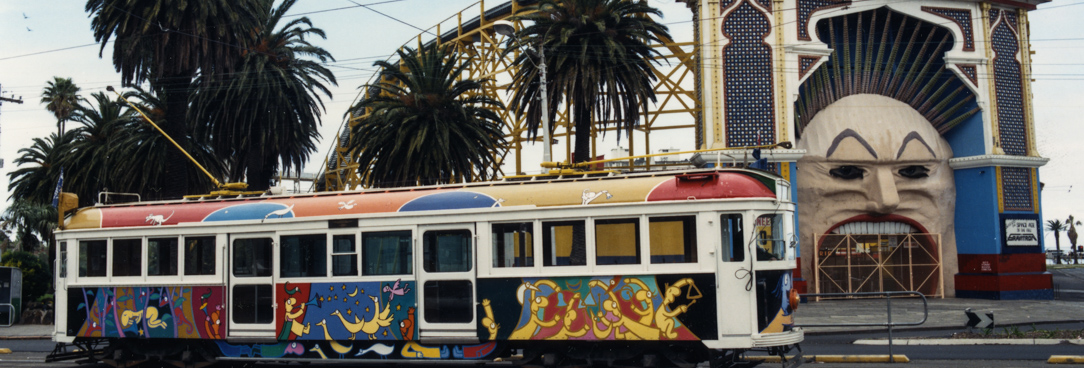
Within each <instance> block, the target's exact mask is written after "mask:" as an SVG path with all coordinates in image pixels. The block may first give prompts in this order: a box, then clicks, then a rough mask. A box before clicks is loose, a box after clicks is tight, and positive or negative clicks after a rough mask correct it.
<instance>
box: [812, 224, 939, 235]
mask: <svg viewBox="0 0 1084 368" xmlns="http://www.w3.org/2000/svg"><path fill="white" fill-rule="evenodd" d="M917 232H918V229H916V228H915V227H914V226H911V225H910V224H906V223H902V222H895V221H889V222H868V221H859V222H851V223H847V224H843V225H842V226H837V227H836V228H834V229H832V232H831V233H832V234H841V235H853V234H910V233H917Z"/></svg>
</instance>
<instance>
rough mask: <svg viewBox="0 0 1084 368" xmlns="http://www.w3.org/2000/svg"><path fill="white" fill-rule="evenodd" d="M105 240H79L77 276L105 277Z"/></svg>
mask: <svg viewBox="0 0 1084 368" xmlns="http://www.w3.org/2000/svg"><path fill="white" fill-rule="evenodd" d="M106 244H107V243H106V241H105V240H84V241H80V242H79V277H105V268H106V267H105V266H106V263H105V262H106V256H107V254H106V248H107V246H106Z"/></svg>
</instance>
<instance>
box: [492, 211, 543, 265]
mask: <svg viewBox="0 0 1084 368" xmlns="http://www.w3.org/2000/svg"><path fill="white" fill-rule="evenodd" d="M493 267H534V224H533V223H530V222H517V223H511V224H493Z"/></svg>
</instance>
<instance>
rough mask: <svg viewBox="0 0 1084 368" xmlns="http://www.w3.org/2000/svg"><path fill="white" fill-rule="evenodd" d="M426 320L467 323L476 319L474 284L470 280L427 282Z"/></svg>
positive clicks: (431, 321)
mask: <svg viewBox="0 0 1084 368" xmlns="http://www.w3.org/2000/svg"><path fill="white" fill-rule="evenodd" d="M424 295H425V321H426V322H430V323H465V322H470V321H472V320H473V319H474V286H473V284H472V283H471V282H470V281H465V280H463V281H460V280H441V281H426V282H425V294H424Z"/></svg>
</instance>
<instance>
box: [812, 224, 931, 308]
mask: <svg viewBox="0 0 1084 368" xmlns="http://www.w3.org/2000/svg"><path fill="white" fill-rule="evenodd" d="M813 239H814V245H813V246H814V249H816V252H814V254H813V256H814V267H815V272H814V287H815V290H816V292H818V293H848V294H853V293H864V292H881V291H917V292H921V293H923V294H925V295H930V296H939V297H942V298H943V297H944V296H945V290H944V289H945V288H944V280H943V278H942V277H941V269H942V268H941V234H822V235H817V236H814V238H813Z"/></svg>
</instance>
